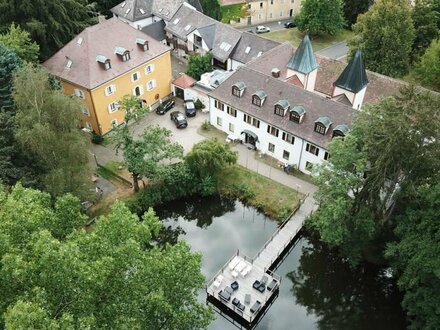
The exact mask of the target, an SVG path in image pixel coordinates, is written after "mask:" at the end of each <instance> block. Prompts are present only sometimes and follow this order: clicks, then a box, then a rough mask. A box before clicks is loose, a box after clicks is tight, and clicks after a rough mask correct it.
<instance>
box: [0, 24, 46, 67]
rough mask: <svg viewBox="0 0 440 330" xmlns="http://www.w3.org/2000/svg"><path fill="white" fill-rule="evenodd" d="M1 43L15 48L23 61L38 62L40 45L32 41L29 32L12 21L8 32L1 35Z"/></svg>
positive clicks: (12, 48)
mask: <svg viewBox="0 0 440 330" xmlns="http://www.w3.org/2000/svg"><path fill="white" fill-rule="evenodd" d="M0 44H3V45H5V46H6V47H8V48H9V49H11V50H13V51H14V52H15V54H17V56H18V57H20V58H21V59H22V60H23V61H27V62H37V60H38V53H39V50H40V47H39V46H38V45H37V44H36V43H35V42H32V41H31V38H30V36H29V32H27V31H24V30H22V29H21V28H20V26H16V25H15V24H14V23H12V24H11V25H10V26H9V30H8V32H7V33H6V34H1V35H0Z"/></svg>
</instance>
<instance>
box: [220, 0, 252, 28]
mask: <svg viewBox="0 0 440 330" xmlns="http://www.w3.org/2000/svg"><path fill="white" fill-rule="evenodd" d="M220 10H221V11H222V23H226V24H229V22H230V21H231V20H233V21H238V19H239V18H242V17H246V16H247V9H246V3H237V4H234V5H227V6H222V7H220Z"/></svg>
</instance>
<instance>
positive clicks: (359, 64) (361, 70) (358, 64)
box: [334, 50, 368, 93]
mask: <svg viewBox="0 0 440 330" xmlns="http://www.w3.org/2000/svg"><path fill="white" fill-rule="evenodd" d="M367 84H368V78H367V72H366V71H365V67H364V61H363V59H362V52H361V51H360V50H357V51H356V54H355V55H354V57H353V58H352V59H351V61H350V62H349V63H348V65H347V66H346V67H345V69H344V71H342V73H341V75H340V76H339V78H338V79H337V80H336V81H335V83H334V85H335V86H337V87H340V88H342V89H345V90H348V91H350V92H353V93H357V92H359V91H360V90H362V89H363V88H364V87H366V86H367Z"/></svg>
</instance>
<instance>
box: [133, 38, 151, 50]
mask: <svg viewBox="0 0 440 330" xmlns="http://www.w3.org/2000/svg"><path fill="white" fill-rule="evenodd" d="M136 44H137V45H138V47H139V48H140V49H142V50H143V51H144V52H146V51H147V50H148V49H149V47H148V41H147V40H145V39H142V38H136Z"/></svg>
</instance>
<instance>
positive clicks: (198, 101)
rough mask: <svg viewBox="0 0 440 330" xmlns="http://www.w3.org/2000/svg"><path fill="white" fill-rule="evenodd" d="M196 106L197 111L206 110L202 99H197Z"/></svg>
mask: <svg viewBox="0 0 440 330" xmlns="http://www.w3.org/2000/svg"><path fill="white" fill-rule="evenodd" d="M194 106H195V107H196V109H197V110H201V109H205V105H204V104H203V102H202V101H200V99H197V100H196V101H195V102H194Z"/></svg>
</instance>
